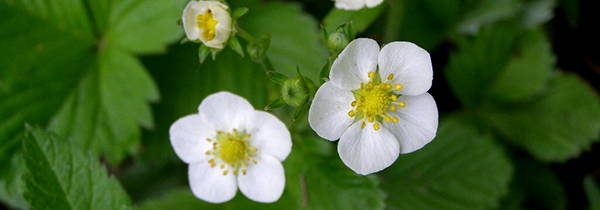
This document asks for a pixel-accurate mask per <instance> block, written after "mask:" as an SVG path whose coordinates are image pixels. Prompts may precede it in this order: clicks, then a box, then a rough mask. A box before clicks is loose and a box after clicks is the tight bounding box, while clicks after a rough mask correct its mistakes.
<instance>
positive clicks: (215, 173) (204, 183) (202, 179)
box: [188, 162, 237, 203]
mask: <svg viewBox="0 0 600 210" xmlns="http://www.w3.org/2000/svg"><path fill="white" fill-rule="evenodd" d="M188 177H189V181H190V187H191V188H192V193H194V195H195V196H196V197H197V198H200V199H202V200H205V201H207V202H211V203H223V202H226V201H228V200H231V199H232V198H233V197H234V196H235V193H236V191H237V184H236V179H235V176H234V175H233V173H228V174H227V175H223V172H222V171H221V170H220V169H219V168H218V167H215V168H211V167H210V165H209V164H208V163H207V162H200V163H195V164H191V165H190V166H189V169H188Z"/></svg>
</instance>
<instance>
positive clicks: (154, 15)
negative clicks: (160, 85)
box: [88, 0, 187, 53]
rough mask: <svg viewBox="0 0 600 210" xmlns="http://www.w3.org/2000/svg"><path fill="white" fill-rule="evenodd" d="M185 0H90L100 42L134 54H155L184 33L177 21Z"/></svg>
mask: <svg viewBox="0 0 600 210" xmlns="http://www.w3.org/2000/svg"><path fill="white" fill-rule="evenodd" d="M186 2H187V1H185V0H173V1H148V0H91V1H89V2H88V4H89V5H90V8H91V12H92V15H93V18H94V19H93V21H94V23H95V25H96V28H97V30H98V33H100V34H102V36H101V38H100V39H99V42H100V44H102V43H104V42H106V44H110V45H114V46H115V47H119V48H121V49H124V50H127V51H129V52H134V53H156V52H162V51H164V50H165V47H166V46H165V44H167V43H171V42H174V41H177V40H178V39H180V37H181V35H182V34H183V33H182V32H183V30H182V28H181V26H179V25H178V24H177V21H178V20H179V19H180V18H181V11H182V10H183V7H184V6H185V3H186Z"/></svg>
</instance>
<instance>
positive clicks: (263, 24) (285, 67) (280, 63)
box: [239, 2, 327, 81]
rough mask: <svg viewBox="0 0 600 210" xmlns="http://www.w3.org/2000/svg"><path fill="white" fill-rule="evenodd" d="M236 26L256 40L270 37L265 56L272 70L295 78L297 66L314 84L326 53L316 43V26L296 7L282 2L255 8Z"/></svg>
mask: <svg viewBox="0 0 600 210" xmlns="http://www.w3.org/2000/svg"><path fill="white" fill-rule="evenodd" d="M274 23H276V24H274ZM239 24H240V26H241V27H242V28H244V29H246V30H247V31H248V32H250V33H252V34H253V35H255V36H258V35H260V34H270V35H271V45H270V47H269V49H268V50H267V56H268V57H269V58H270V59H271V61H272V62H273V66H274V67H275V70H277V71H279V72H281V73H283V74H285V75H287V76H289V77H294V76H295V75H296V67H297V66H299V67H300V69H302V73H303V74H304V75H305V76H306V77H308V78H310V79H312V80H313V81H317V79H318V76H319V70H320V68H321V65H323V63H325V59H326V58H327V50H326V48H325V46H324V45H323V44H322V43H321V42H319V40H320V39H319V38H320V37H321V36H320V35H321V33H320V32H319V30H318V27H317V22H316V21H315V19H314V18H312V17H310V16H308V15H307V14H305V13H303V12H302V10H301V8H300V6H299V5H297V4H292V3H282V2H272V3H267V4H258V5H255V6H254V7H252V10H250V12H248V14H247V15H246V16H244V18H241V19H240V20H239Z"/></svg>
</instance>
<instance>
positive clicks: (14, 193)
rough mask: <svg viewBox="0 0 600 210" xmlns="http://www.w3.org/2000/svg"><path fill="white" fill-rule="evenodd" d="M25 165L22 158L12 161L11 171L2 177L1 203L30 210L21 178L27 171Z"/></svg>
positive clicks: (0, 187)
mask: <svg viewBox="0 0 600 210" xmlns="http://www.w3.org/2000/svg"><path fill="white" fill-rule="evenodd" d="M19 140H20V139H19ZM19 143H20V142H19ZM24 164H25V162H24V161H23V158H22V156H21V155H15V156H13V158H12V160H11V168H10V171H7V172H6V174H2V175H0V202H2V203H3V204H6V205H7V206H9V207H13V208H15V209H29V205H28V204H27V201H25V198H23V192H24V191H25V183H24V182H23V179H21V177H22V176H23V173H25V170H26V168H25V165H24Z"/></svg>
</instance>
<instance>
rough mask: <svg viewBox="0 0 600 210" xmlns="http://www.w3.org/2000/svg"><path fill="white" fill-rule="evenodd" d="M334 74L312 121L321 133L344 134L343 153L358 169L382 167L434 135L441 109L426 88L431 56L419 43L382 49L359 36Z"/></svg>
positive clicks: (312, 112)
mask: <svg viewBox="0 0 600 210" xmlns="http://www.w3.org/2000/svg"><path fill="white" fill-rule="evenodd" d="M329 79H330V80H329V81H327V82H325V84H323V85H322V86H321V87H320V88H319V89H318V90H317V93H316V95H315V98H314V100H313V102H312V104H311V107H310V110H309V115H308V117H309V119H308V120H309V123H310V126H311V127H312V129H313V130H315V132H316V133H317V134H318V135H319V136H321V137H323V138H325V139H328V140H330V141H335V140H337V139H340V142H339V143H338V153H339V155H340V158H341V159H342V161H343V162H344V164H346V165H347V166H348V167H349V168H350V169H352V170H353V171H355V172H356V173H358V174H362V175H366V174H370V173H374V172H377V171H380V170H383V169H385V168H387V167H388V166H390V165H391V164H392V163H393V162H394V161H395V160H396V159H397V158H398V156H399V154H401V153H402V154H404V153H410V152H413V151H415V150H418V149H420V148H422V147H423V146H425V145H426V144H427V143H429V142H430V141H431V140H432V139H433V138H434V137H435V134H436V131H437V126H438V110H437V106H436V104H435V101H434V100H433V97H431V95H429V93H427V90H429V88H430V87H431V83H432V79H433V70H432V65H431V58H430V56H429V53H427V51H425V50H424V49H422V48H420V47H419V46H417V45H415V44H413V43H410V42H392V43H389V44H387V45H385V46H384V47H383V48H382V49H381V50H380V49H379V45H378V44H377V42H376V41H374V40H372V39H365V38H360V39H356V40H354V41H352V42H351V43H350V44H348V46H346V48H345V49H344V50H343V51H342V52H341V53H340V54H339V56H338V57H337V59H336V60H335V62H334V63H333V65H332V67H331V71H330V74H329Z"/></svg>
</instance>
